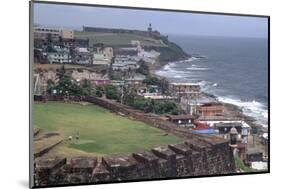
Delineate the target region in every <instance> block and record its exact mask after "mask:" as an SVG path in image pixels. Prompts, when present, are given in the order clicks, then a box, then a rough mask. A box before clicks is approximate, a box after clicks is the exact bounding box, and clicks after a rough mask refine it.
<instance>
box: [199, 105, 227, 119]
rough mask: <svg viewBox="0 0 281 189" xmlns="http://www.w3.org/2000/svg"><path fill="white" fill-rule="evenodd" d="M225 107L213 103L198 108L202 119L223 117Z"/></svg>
mask: <svg viewBox="0 0 281 189" xmlns="http://www.w3.org/2000/svg"><path fill="white" fill-rule="evenodd" d="M223 113H224V106H223V104H222V103H219V102H212V103H206V104H203V105H200V106H199V108H198V114H199V115H200V116H202V117H205V116H219V115H223Z"/></svg>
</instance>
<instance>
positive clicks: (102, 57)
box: [93, 52, 111, 66]
mask: <svg viewBox="0 0 281 189" xmlns="http://www.w3.org/2000/svg"><path fill="white" fill-rule="evenodd" d="M110 61H111V60H110V59H109V58H108V57H107V56H106V54H104V53H100V52H97V53H94V54H93V64H94V65H102V66H109V65H110Z"/></svg>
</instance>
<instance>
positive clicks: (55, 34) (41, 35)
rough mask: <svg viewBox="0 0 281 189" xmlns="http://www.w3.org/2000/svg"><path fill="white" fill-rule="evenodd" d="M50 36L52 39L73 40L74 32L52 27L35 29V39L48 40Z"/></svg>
mask: <svg viewBox="0 0 281 189" xmlns="http://www.w3.org/2000/svg"><path fill="white" fill-rule="evenodd" d="M48 36H50V37H52V39H55V38H57V39H58V38H59V37H61V38H62V39H73V38H74V31H73V30H70V29H62V28H51V27H40V26H37V27H34V38H37V39H46V38H48Z"/></svg>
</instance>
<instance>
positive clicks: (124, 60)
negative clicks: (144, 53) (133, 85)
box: [112, 56, 139, 71]
mask: <svg viewBox="0 0 281 189" xmlns="http://www.w3.org/2000/svg"><path fill="white" fill-rule="evenodd" d="M137 68H139V65H138V64H137V61H135V60H134V59H132V58H131V57H130V56H116V57H115V59H114V63H113V64H112V69H113V70H115V71H128V70H136V69H137Z"/></svg>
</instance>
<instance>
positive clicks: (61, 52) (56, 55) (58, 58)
mask: <svg viewBox="0 0 281 189" xmlns="http://www.w3.org/2000/svg"><path fill="white" fill-rule="evenodd" d="M47 59H48V61H49V62H50V64H54V63H59V64H64V63H71V62H72V58H71V56H70V54H69V50H68V49H65V48H60V47H57V46H54V49H53V51H51V52H47Z"/></svg>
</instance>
